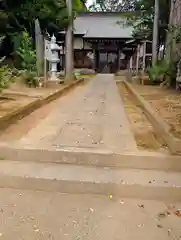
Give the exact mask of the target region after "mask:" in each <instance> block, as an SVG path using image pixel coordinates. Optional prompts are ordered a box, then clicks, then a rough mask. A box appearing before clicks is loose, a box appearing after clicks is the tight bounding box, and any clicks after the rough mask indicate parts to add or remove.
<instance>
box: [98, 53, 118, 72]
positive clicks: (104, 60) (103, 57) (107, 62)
mask: <svg viewBox="0 0 181 240" xmlns="http://www.w3.org/2000/svg"><path fill="white" fill-rule="evenodd" d="M97 55H98V56H97V64H96V65H97V71H98V72H99V73H116V72H117V69H118V54H117V52H108V51H99V52H97Z"/></svg>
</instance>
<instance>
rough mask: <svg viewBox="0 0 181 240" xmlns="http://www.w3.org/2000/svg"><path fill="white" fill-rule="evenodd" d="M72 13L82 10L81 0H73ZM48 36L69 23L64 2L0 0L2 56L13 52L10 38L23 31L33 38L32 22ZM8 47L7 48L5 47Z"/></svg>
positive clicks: (53, 0)
mask: <svg viewBox="0 0 181 240" xmlns="http://www.w3.org/2000/svg"><path fill="white" fill-rule="evenodd" d="M73 2H74V12H77V11H79V10H80V9H81V10H83V8H84V7H85V4H84V1H83V0H74V1H73ZM37 18H38V19H39V22H40V26H41V29H42V31H46V30H47V31H48V32H49V33H50V34H52V33H55V34H56V33H57V32H59V31H61V30H62V29H66V28H67V25H68V23H69V21H70V19H69V16H68V11H67V7H66V3H65V0H16V1H14V0H0V36H6V38H5V41H4V45H5V46H3V48H2V49H5V50H6V52H3V55H8V54H9V53H11V52H12V51H13V44H12V42H13V41H12V37H14V35H18V34H20V33H21V32H22V31H24V29H26V30H27V32H28V33H29V34H30V36H31V37H33V38H34V21H35V19H37ZM7 45H8V47H7Z"/></svg>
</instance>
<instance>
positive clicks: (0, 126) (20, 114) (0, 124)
mask: <svg viewBox="0 0 181 240" xmlns="http://www.w3.org/2000/svg"><path fill="white" fill-rule="evenodd" d="M82 82H84V79H80V80H77V81H75V82H73V83H71V84H70V85H67V86H65V87H63V88H62V89H59V90H55V91H54V92H53V93H51V94H49V95H48V96H46V97H42V98H40V99H36V100H34V101H32V102H31V103H29V104H27V105H25V106H23V107H21V108H19V109H17V110H15V111H13V112H10V113H8V114H6V115H5V116H3V117H1V118H0V130H1V131H2V130H4V129H6V128H7V127H9V125H11V124H12V123H14V122H16V121H18V120H20V119H22V118H24V117H25V116H27V115H29V114H30V113H32V112H33V111H35V110H36V109H38V108H40V107H42V106H44V105H45V104H47V103H49V102H51V101H53V100H56V99H57V98H58V97H60V96H61V95H63V94H65V93H66V92H68V91H69V90H70V89H72V88H74V87H75V86H76V85H78V84H80V83H82Z"/></svg>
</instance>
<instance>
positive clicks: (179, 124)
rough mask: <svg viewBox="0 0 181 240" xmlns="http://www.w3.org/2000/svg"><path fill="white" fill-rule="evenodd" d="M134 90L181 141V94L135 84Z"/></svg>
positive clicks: (157, 87)
mask: <svg viewBox="0 0 181 240" xmlns="http://www.w3.org/2000/svg"><path fill="white" fill-rule="evenodd" d="M134 89H135V90H137V91H138V92H139V93H140V95H141V96H142V97H144V99H145V100H147V101H148V102H149V103H150V104H151V106H152V107H153V108H154V109H155V111H156V112H157V113H158V114H159V115H160V116H161V117H162V118H163V119H164V120H165V122H166V123H167V124H168V125H169V126H170V132H171V133H172V134H173V136H175V137H176V138H179V139H181V93H179V92H177V91H175V90H172V89H164V88H162V87H160V86H143V85H138V84H134Z"/></svg>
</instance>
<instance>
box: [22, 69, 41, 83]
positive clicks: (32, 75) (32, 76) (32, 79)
mask: <svg viewBox="0 0 181 240" xmlns="http://www.w3.org/2000/svg"><path fill="white" fill-rule="evenodd" d="M23 78H24V80H25V83H26V84H27V85H28V86H29V87H37V86H38V85H39V82H38V79H37V74H36V72H33V71H28V70H26V71H24V73H23Z"/></svg>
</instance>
